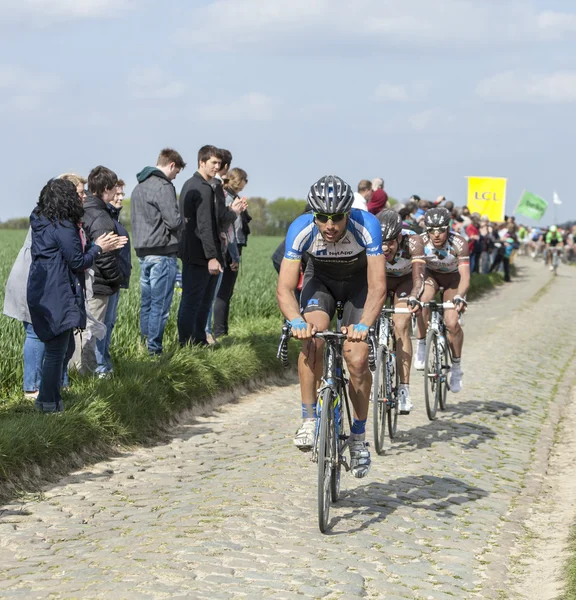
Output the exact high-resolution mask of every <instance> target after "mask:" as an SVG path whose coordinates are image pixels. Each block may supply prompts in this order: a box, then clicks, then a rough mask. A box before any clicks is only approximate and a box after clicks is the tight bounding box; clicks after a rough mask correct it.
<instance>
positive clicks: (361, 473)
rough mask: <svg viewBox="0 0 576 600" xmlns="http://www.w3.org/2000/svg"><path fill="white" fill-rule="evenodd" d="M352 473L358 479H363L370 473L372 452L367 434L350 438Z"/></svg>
mask: <svg viewBox="0 0 576 600" xmlns="http://www.w3.org/2000/svg"><path fill="white" fill-rule="evenodd" d="M349 445H350V471H351V472H352V475H354V477H356V478H357V479H362V478H363V477H366V475H368V472H369V471H370V463H371V460H370V450H368V442H367V441H366V440H365V434H362V435H357V436H355V435H354V434H352V435H351V436H350V444H349Z"/></svg>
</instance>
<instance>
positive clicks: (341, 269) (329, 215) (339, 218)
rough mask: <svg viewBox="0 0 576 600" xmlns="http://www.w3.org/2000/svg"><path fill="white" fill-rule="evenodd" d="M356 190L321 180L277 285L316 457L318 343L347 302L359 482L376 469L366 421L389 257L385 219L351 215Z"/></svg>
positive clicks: (306, 432)
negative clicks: (295, 342)
mask: <svg viewBox="0 0 576 600" xmlns="http://www.w3.org/2000/svg"><path fill="white" fill-rule="evenodd" d="M353 202H354V193H353V191H352V188H351V187H350V186H349V185H348V184H347V183H346V182H345V181H343V180H342V179H340V178H339V177H336V176H332V175H329V176H326V177H322V178H321V179H320V180H318V181H317V182H316V183H315V184H314V185H313V186H312V187H311V188H310V192H309V194H308V205H309V207H310V208H311V209H312V211H313V212H312V213H306V214H304V215H301V216H300V217H298V218H297V219H296V220H295V221H294V222H293V223H292V224H291V225H290V228H289V229H288V234H287V236H286V251H285V254H284V259H283V260H282V264H281V266H280V275H279V278H278V289H277V298H278V305H279V307H280V310H281V311H282V314H283V315H284V317H285V318H286V320H287V321H288V322H289V323H290V326H291V328H292V334H293V336H294V337H295V338H297V339H299V340H301V341H302V342H303V343H302V349H301V352H300V356H299V359H298V374H299V377H300V392H301V397H302V425H301V426H300V428H299V429H298V430H297V432H296V436H295V438H294V444H295V446H297V447H298V448H299V449H300V450H303V451H307V450H311V448H312V446H313V444H314V434H315V430H316V420H317V413H316V398H317V391H318V389H319V387H320V380H321V378H322V373H323V357H324V355H323V344H324V342H323V341H322V340H321V339H316V338H313V337H312V336H313V334H314V333H316V332H317V331H324V330H326V329H328V327H329V326H330V321H331V320H332V318H333V317H334V313H335V310H336V302H337V301H342V302H343V303H344V313H343V323H344V325H345V327H343V331H344V333H347V335H348V339H347V340H346V341H345V342H344V348H343V354H344V359H345V360H346V366H347V369H348V373H349V378H350V385H349V392H350V400H351V402H352V406H353V407H354V421H353V423H352V430H351V435H350V444H349V446H350V467H351V471H352V474H353V475H354V476H355V477H358V478H362V477H365V476H366V475H367V474H368V471H369V470H370V451H369V450H368V444H367V443H366V437H365V432H366V420H367V417H368V404H369V399H370V391H371V387H372V375H371V373H370V369H369V367H368V345H367V344H365V343H361V342H365V341H366V339H367V337H368V329H369V328H370V327H371V326H372V325H373V324H374V322H375V321H376V319H377V318H378V315H379V314H380V311H381V310H382V306H383V304H384V300H385V298H386V279H385V277H384V269H385V266H384V255H383V253H382V237H381V232H380V224H379V222H378V219H376V217H374V215H371V214H370V213H368V212H366V211H362V210H358V209H352V203H353ZM305 253H306V254H307V255H308V257H309V259H308V262H307V265H306V270H305V273H304V282H303V285H302V292H301V295H300V303H298V301H297V300H296V296H295V293H294V292H295V289H296V286H297V285H298V278H299V274H300V263H301V261H302V256H303V254H305Z"/></svg>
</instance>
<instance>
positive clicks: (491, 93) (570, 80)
mask: <svg viewBox="0 0 576 600" xmlns="http://www.w3.org/2000/svg"><path fill="white" fill-rule="evenodd" d="M476 93H477V95H478V96H480V97H482V98H484V99H485V100H488V101H491V102H514V103H524V104H561V103H569V102H576V72H574V71H558V72H556V73H550V74H541V75H538V74H534V73H525V72H517V71H509V72H506V73H499V74H498V75H495V76H494V77H489V78H487V79H484V80H482V81H480V83H479V84H478V86H477V88H476Z"/></svg>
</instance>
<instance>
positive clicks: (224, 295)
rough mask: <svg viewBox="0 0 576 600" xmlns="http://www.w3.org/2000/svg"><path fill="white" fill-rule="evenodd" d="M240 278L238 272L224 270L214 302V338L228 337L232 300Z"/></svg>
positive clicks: (227, 268) (228, 268)
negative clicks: (237, 280)
mask: <svg viewBox="0 0 576 600" xmlns="http://www.w3.org/2000/svg"><path fill="white" fill-rule="evenodd" d="M237 278H238V271H232V269H231V268H230V267H229V266H228V267H226V268H225V269H224V274H223V275H222V283H221V284H220V289H219V290H218V294H216V299H215V300H214V337H215V338H218V337H220V336H221V335H228V317H229V315H230V300H231V299H232V294H233V293H234V286H235V285H236V279H237Z"/></svg>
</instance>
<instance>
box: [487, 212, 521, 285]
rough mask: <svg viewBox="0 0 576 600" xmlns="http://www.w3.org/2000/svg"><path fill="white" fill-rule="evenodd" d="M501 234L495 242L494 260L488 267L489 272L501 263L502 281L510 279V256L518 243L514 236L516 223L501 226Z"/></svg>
mask: <svg viewBox="0 0 576 600" xmlns="http://www.w3.org/2000/svg"><path fill="white" fill-rule="evenodd" d="M502 230H503V234H502V236H501V240H500V241H498V242H496V248H497V249H498V251H497V253H496V256H495V258H494V262H493V263H492V266H491V267H490V273H492V271H494V270H495V269H497V268H498V267H499V265H500V263H502V264H503V265H504V281H512V279H510V257H511V256H512V252H513V251H514V248H516V247H517V245H518V238H517V237H516V232H515V230H516V225H515V224H514V223H508V224H507V225H504V227H503V229H502Z"/></svg>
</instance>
